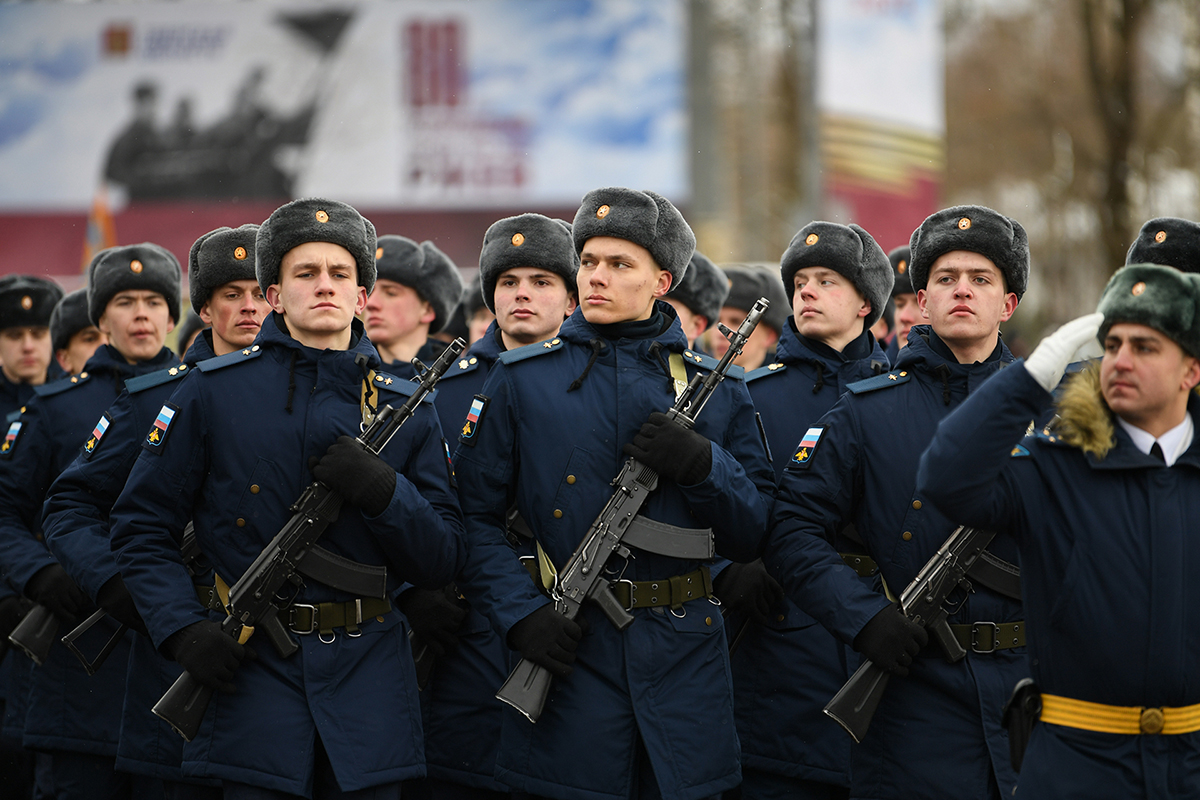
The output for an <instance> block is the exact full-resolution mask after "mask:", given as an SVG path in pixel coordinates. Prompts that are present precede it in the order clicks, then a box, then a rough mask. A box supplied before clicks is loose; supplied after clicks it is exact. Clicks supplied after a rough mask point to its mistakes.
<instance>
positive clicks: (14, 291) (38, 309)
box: [0, 275, 63, 330]
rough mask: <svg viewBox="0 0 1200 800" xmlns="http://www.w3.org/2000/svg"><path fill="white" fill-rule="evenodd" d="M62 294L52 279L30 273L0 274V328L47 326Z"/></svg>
mask: <svg viewBox="0 0 1200 800" xmlns="http://www.w3.org/2000/svg"><path fill="white" fill-rule="evenodd" d="M62 296H63V290H62V288H61V287H59V285H58V284H57V283H55V282H54V281H51V280H47V279H45V278H37V277H34V276H32V275H5V276H4V277H3V278H0V330H2V329H4V328H26V327H29V328H42V327H47V326H49V325H50V319H51V317H52V316H53V314H54V308H55V306H57V305H58V302H59V301H60V300H62Z"/></svg>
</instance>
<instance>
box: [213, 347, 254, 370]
mask: <svg viewBox="0 0 1200 800" xmlns="http://www.w3.org/2000/svg"><path fill="white" fill-rule="evenodd" d="M262 354H263V350H262V348H261V347H259V346H258V345H254V346H252V347H247V348H244V349H242V350H234V351H233V352H232V353H226V354H225V355H223V356H215V357H213V358H208V359H205V360H204V361H201V362H200V363H199V364H197V365H196V368H197V369H199V370H200V371H201V372H213V371H215V370H218V369H223V368H224V367H228V366H229V365H230V364H240V363H242V362H243V361H250V360H251V359H255V358H258V357H259V356H261V355H262Z"/></svg>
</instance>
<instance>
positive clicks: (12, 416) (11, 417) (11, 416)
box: [4, 406, 25, 422]
mask: <svg viewBox="0 0 1200 800" xmlns="http://www.w3.org/2000/svg"><path fill="white" fill-rule="evenodd" d="M24 413H25V406H21V407H20V408H18V409H16V410H14V411H10V412H8V416H7V417H5V418H4V421H5V422H16V421H17V420H19V419H20V418H21V415H22V414H24Z"/></svg>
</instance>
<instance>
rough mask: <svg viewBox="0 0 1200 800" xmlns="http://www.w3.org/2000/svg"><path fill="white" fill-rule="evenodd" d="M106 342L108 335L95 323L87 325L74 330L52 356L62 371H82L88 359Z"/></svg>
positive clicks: (72, 372)
mask: <svg viewBox="0 0 1200 800" xmlns="http://www.w3.org/2000/svg"><path fill="white" fill-rule="evenodd" d="M107 343H108V337H107V336H105V335H104V334H103V333H101V332H100V329H99V328H97V327H96V326H95V325H89V326H87V327H86V328H84V329H83V330H79V331H75V333H73V334H72V335H71V339H70V341H68V342H67V346H66V347H64V348H63V349H61V350H59V351H58V352H57V353H55V354H54V357H55V358H57V359H58V365H59V366H60V367H62V368H63V371H64V372H67V373H69V374H74V373H76V372H83V367H84V365H85V364H87V362H88V359H89V358H91V357H92V355H94V354H95V352H96V350H97V349H99V347H100V345H102V344H107Z"/></svg>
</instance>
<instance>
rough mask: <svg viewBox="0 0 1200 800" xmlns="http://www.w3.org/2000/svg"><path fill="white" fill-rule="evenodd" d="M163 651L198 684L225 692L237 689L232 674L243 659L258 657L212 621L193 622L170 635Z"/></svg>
mask: <svg viewBox="0 0 1200 800" xmlns="http://www.w3.org/2000/svg"><path fill="white" fill-rule="evenodd" d="M163 650H165V651H166V653H167V655H169V656H170V657H171V658H173V659H175V661H177V662H178V663H179V665H180V666H181V667H183V668H184V669H186V670H187V671H188V672H190V673H191V675H192V677H193V678H195V679H196V680H198V681H200V683H202V684H204V685H205V686H211V687H212V688H214V689H216V690H218V691H221V692H225V693H226V694H230V693H232V692H234V691H236V690H237V687H236V686H235V685H234V684H233V675H234V673H235V672H237V669H238V667H240V666H241V665H242V660H243V659H246V658H249V659H250V660H251V661H253V660H255V659H257V658H258V654H257V653H255V652H254V650H252V649H251V648H249V647H247V646H245V645H241V644H238V643H237V642H236V641H235V640H234V639H233V638H232V637H230V636H228V635H227V634H225V633H224V632H223V631H222V630H221V626H220V625H219V624H217V623H216V622H213V621H212V620H204V621H203V622H193V623H192V624H191V625H188V626H187V627H186V628H184V629H183V630H180V631H176V632H175V633H173V634H171V635H170V636H168V637H167V640H166V642H164V643H163Z"/></svg>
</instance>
